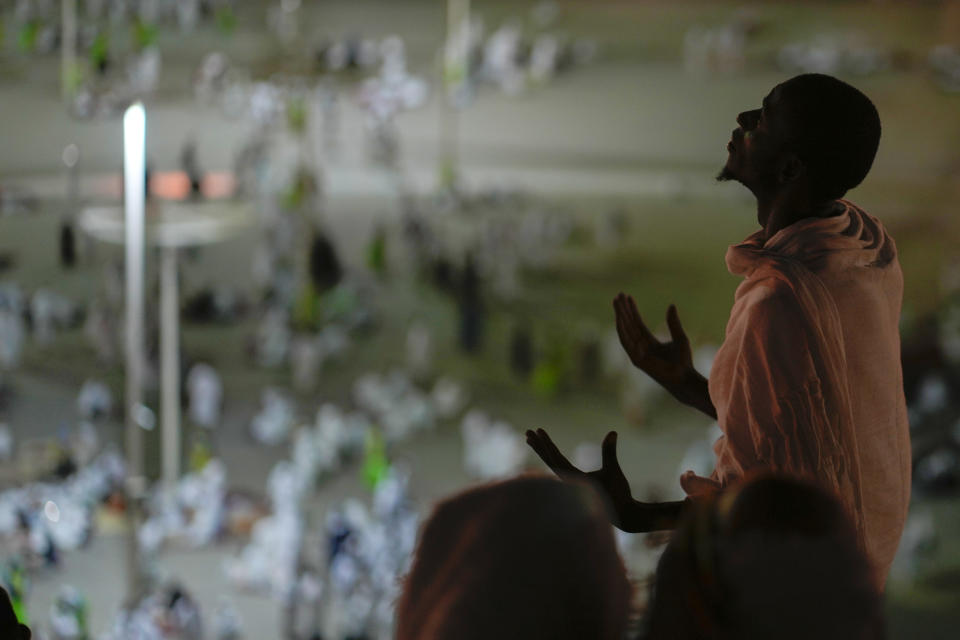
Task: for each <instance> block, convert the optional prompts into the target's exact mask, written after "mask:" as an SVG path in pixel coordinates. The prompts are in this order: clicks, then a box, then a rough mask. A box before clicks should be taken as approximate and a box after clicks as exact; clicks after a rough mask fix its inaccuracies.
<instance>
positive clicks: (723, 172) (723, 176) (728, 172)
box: [717, 165, 737, 182]
mask: <svg viewBox="0 0 960 640" xmlns="http://www.w3.org/2000/svg"><path fill="white" fill-rule="evenodd" d="M736 179H737V175H736V174H735V173H734V172H733V170H732V169H731V168H730V167H729V166H728V165H724V167H723V169H720V173H718V174H717V182H729V181H730V180H736Z"/></svg>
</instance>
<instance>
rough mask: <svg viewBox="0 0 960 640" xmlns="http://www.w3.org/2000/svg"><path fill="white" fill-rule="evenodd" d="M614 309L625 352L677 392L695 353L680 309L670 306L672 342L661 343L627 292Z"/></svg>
mask: <svg viewBox="0 0 960 640" xmlns="http://www.w3.org/2000/svg"><path fill="white" fill-rule="evenodd" d="M613 311H614V315H615V317H616V321H617V335H618V336H619V337H620V344H621V345H623V349H624V351H626V352H627V355H628V356H630V362H632V363H633V364H634V366H635V367H637V368H638V369H640V370H641V371H643V372H644V373H646V374H647V375H649V376H650V377H651V378H653V379H654V380H656V381H657V382H659V383H660V384H661V385H663V386H664V387H665V388H666V389H667V391H670V392H672V393H677V391H679V387H681V386H682V385H683V384H684V382H685V381H686V379H687V376H688V375H689V373H690V372H691V371H692V370H693V354H692V353H691V351H690V341H689V340H688V339H687V334H686V333H684V331H683V327H682V326H680V317H679V316H678V315H677V308H676V307H675V306H674V305H670V307H669V308H668V309H667V326H668V327H670V338H671V341H670V342H660V341H659V340H657V338H656V337H655V336H654V335H653V333H651V332H650V329H648V328H647V325H645V324H644V323H643V319H642V318H641V317H640V312H639V311H638V310H637V303H636V302H634V300H633V297H631V296H628V295H625V294H623V293H621V294H619V295H617V297H616V298H614V299H613Z"/></svg>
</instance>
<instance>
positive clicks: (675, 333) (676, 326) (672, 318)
mask: <svg viewBox="0 0 960 640" xmlns="http://www.w3.org/2000/svg"><path fill="white" fill-rule="evenodd" d="M667 326H668V327H669V328H670V339H671V340H673V341H674V342H681V343H683V342H686V341H687V334H686V333H684V332H683V327H682V326H681V325H680V315H679V314H678V313H677V305H675V304H672V305H670V306H669V307H668V308H667Z"/></svg>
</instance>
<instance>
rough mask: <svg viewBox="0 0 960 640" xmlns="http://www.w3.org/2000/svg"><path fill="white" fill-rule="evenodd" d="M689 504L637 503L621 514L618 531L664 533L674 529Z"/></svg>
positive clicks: (681, 502)
mask: <svg viewBox="0 0 960 640" xmlns="http://www.w3.org/2000/svg"><path fill="white" fill-rule="evenodd" d="M689 504H690V500H689V499H687V500H680V501H677V502H637V501H636V500H634V501H633V504H632V505H631V506H630V508H629V509H628V510H627V512H626V513H624V514H623V518H622V520H621V521H620V522H619V523H615V525H616V527H617V528H618V529H621V530H623V531H626V532H627V533H649V532H651V531H665V530H667V529H676V528H677V523H678V522H679V521H680V517H681V516H682V515H683V513H684V511H685V510H686V509H687V507H688V506H689Z"/></svg>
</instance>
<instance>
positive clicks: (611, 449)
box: [602, 431, 620, 469]
mask: <svg viewBox="0 0 960 640" xmlns="http://www.w3.org/2000/svg"><path fill="white" fill-rule="evenodd" d="M602 452H603V468H604V469H612V468H616V467H619V466H620V463H619V462H617V432H616V431H611V432H610V433H608V434H607V436H606V437H605V438H604V439H603V449H602Z"/></svg>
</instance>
